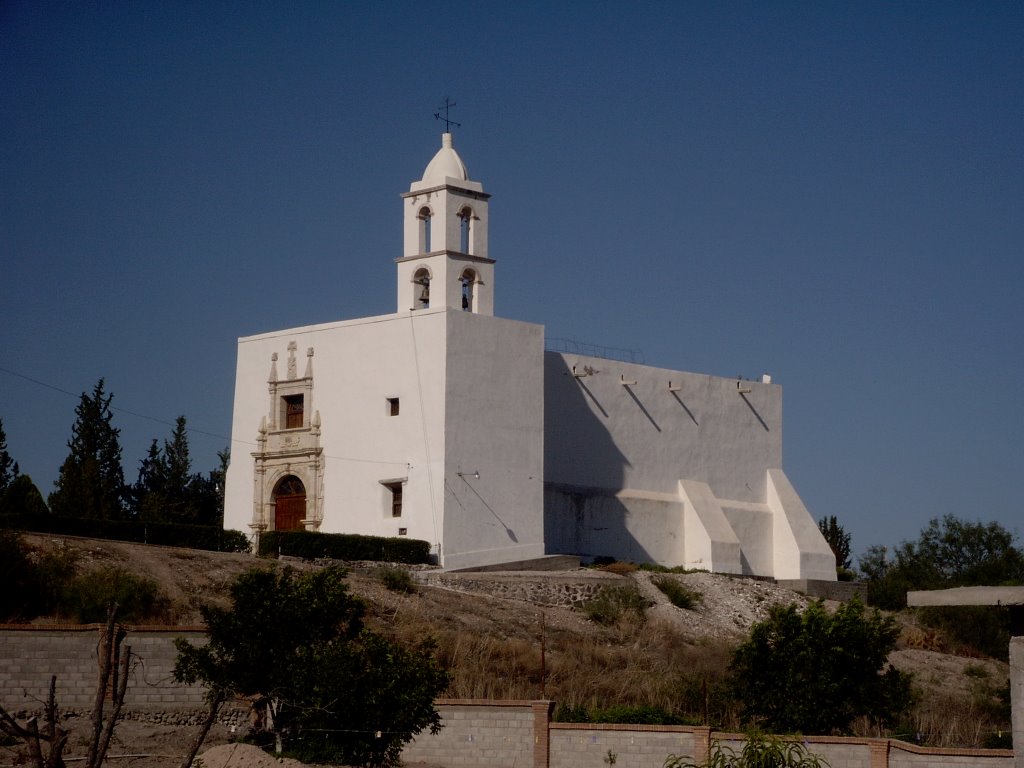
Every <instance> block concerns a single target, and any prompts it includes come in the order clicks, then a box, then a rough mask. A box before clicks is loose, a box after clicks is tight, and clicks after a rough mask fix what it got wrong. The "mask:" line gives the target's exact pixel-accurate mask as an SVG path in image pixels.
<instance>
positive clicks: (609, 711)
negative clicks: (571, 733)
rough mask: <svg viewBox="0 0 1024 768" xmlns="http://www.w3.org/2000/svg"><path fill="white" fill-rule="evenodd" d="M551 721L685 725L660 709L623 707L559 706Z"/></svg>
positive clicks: (635, 706) (675, 716)
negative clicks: (589, 707) (588, 707)
mask: <svg viewBox="0 0 1024 768" xmlns="http://www.w3.org/2000/svg"><path fill="white" fill-rule="evenodd" d="M552 719H553V720H554V721H555V722H557V723H620V724H626V725H685V724H686V723H684V721H683V718H681V717H679V716H677V715H673V714H672V713H671V712H668V711H666V710H665V709H663V708H662V707H656V706H649V705H642V704H641V705H625V704H620V705H617V706H612V707H606V708H593V709H587V708H586V707H581V706H576V707H572V706H567V705H564V704H562V705H559V706H558V708H557V709H556V710H555V713H554V715H553V716H552Z"/></svg>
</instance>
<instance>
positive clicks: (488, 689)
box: [25, 535, 1009, 746]
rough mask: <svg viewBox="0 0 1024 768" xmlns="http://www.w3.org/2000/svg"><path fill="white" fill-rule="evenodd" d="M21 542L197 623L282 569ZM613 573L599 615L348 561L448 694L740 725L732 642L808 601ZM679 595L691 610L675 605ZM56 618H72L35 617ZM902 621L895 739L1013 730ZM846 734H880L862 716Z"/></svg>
mask: <svg viewBox="0 0 1024 768" xmlns="http://www.w3.org/2000/svg"><path fill="white" fill-rule="evenodd" d="M25 540H26V542H27V543H28V544H29V545H30V546H31V547H32V548H33V550H34V556H35V557H37V558H38V557H50V558H56V559H57V560H59V561H66V562H67V563H70V564H71V565H72V567H73V568H74V570H75V571H76V572H77V573H88V572H90V571H101V570H103V569H104V568H109V567H110V566H115V565H116V566H117V567H118V568H121V569H124V570H125V571H128V572H131V573H133V574H135V575H136V576H138V577H139V578H145V579H151V580H152V581H154V582H155V583H156V585H157V586H158V588H159V592H160V594H161V596H162V597H163V598H165V600H163V601H161V605H162V606H163V607H162V609H161V612H160V613H159V615H155V616H150V617H149V618H147V619H146V623H162V624H170V625H178V626H182V625H185V626H187V625H197V624H199V623H200V621H201V620H200V615H199V606H200V605H202V604H203V603H205V602H213V603H217V604H221V605H226V602H227V600H226V595H227V588H228V586H229V585H230V584H231V583H232V582H233V581H234V579H235V578H236V577H237V576H238V575H239V574H241V573H243V572H245V571H246V570H247V569H249V568H252V567H254V566H257V567H266V568H276V567H280V564H279V563H277V562H276V561H269V560H261V559H258V558H254V557H252V556H249V555H242V554H227V553H215V552H204V551H198V550H186V549H176V548H169V547H153V546H145V545H138V544H129V543H125V542H113V541H101V540H92V539H71V538H64V539H56V538H52V537H47V536H31V535H29V536H26V537H25ZM289 565H291V566H293V567H296V568H299V569H308V568H313V567H315V566H313V565H311V564H304V563H301V562H295V563H290V564H289ZM621 571H622V572H623V573H622V574H621V575H620V577H619V578H620V580H621V590H622V591H621V594H622V595H632V596H633V597H631V598H629V599H625V600H611V602H610V604H609V605H605V606H604V607H603V608H602V609H601V610H600V611H598V612H596V613H595V611H594V610H593V609H592V610H590V611H584V610H580V609H578V608H577V609H573V608H560V607H551V606H539V605H535V604H531V603H528V602H523V601H518V600H509V599H501V598H498V597H494V596H491V595H487V594H468V593H465V592H457V591H452V590H450V589H441V588H438V587H430V586H426V585H424V584H422V583H418V582H417V580H416V579H415V578H406V577H405V575H406V574H407V573H410V572H409V571H402V570H399V569H396V568H394V567H390V568H382V567H380V566H376V565H372V564H362V565H355V566H353V567H352V571H351V573H350V575H349V577H348V580H349V582H350V584H351V588H352V591H353V592H354V593H355V594H357V595H360V596H362V597H363V598H364V599H366V600H367V601H368V603H369V611H368V619H369V620H368V623H369V624H370V625H371V626H372V627H373V628H374V629H376V630H377V631H379V632H381V633H382V634H385V635H387V636H389V637H392V638H394V639H397V640H400V641H410V642H411V641H419V640H421V639H423V638H424V637H431V638H433V639H434V640H435V641H436V643H437V654H438V659H439V661H440V662H441V663H442V664H443V665H445V666H446V667H447V668H449V670H450V671H451V673H452V683H451V685H450V687H449V689H448V691H447V694H446V695H448V696H450V697H453V698H476V699H489V698H493V699H536V698H541V697H543V698H549V699H552V700H554V701H556V702H557V703H558V708H557V710H556V717H562V718H566V719H581V718H591V719H598V718H601V719H607V720H616V719H617V720H620V721H625V720H632V721H640V722H663V721H666V719H667V720H668V721H674V722H685V723H691V724H701V723H708V724H711V725H715V726H717V727H720V728H726V729H735V728H738V727H740V725H741V724H740V722H739V719H738V708H737V705H736V704H735V702H733V701H732V700H730V698H729V697H728V696H727V695H726V691H725V686H724V681H725V678H726V673H727V668H728V665H729V661H730V658H731V654H732V651H733V649H734V648H735V646H736V645H737V644H738V642H739V641H741V640H742V639H743V638H744V637H745V636H746V635H747V634H748V633H749V630H750V627H751V626H752V625H753V624H754V623H755V622H757V621H761V620H762V619H764V618H765V617H766V616H767V615H768V609H769V607H770V606H771V605H774V604H787V603H791V602H795V603H797V604H800V605H803V604H806V598H803V597H802V596H800V595H798V594H796V593H793V592H789V591H787V590H783V589H781V588H779V587H777V586H775V585H774V584H771V583H767V582H763V581H754V580H749V579H733V578H729V577H724V576H717V575H712V574H706V573H693V574H670V575H668V576H667V578H670V579H671V580H672V581H674V582H675V583H677V584H678V585H679V587H680V589H678V590H677V589H668V590H667V591H668V592H669V593H670V594H668V595H667V594H666V593H665V591H663V590H664V587H663V589H659V588H658V587H656V586H655V585H654V584H652V583H651V575H650V574H648V573H644V572H639V571H637V572H631V570H630V569H629V568H622V569H621ZM413 575H415V573H414V572H413ZM656 578H659V577H656ZM660 578H666V577H665V576H663V577H660ZM680 602H681V603H682V604H684V605H689V607H688V608H681V607H678V605H679V603H680ZM592 608H593V607H592ZM54 619H57V620H64V621H66V620H67V617H60V616H57V617H48V618H37V619H35V620H34V622H35V623H45V622H47V621H52V620H54ZM901 622H902V633H901V641H900V647H899V650H897V651H896V652H894V653H893V654H892V656H891V657H890V660H891V661H892V663H893V664H895V665H896V666H897V667H898V668H899V669H901V670H904V671H909V672H912V673H914V676H915V677H914V683H915V691H916V693H917V697H918V700H917V703H916V704H915V706H914V709H913V712H912V715H911V717H910V718H909V719H908V720H907V721H906V722H905V723H903V724H902V725H901V727H900V729H899V731H900V732H899V733H897V734H896V735H898V736H899V737H901V738H905V739H907V740H910V741H918V740H920V741H921V742H922V743H925V744H931V745H958V746H985V745H995V744H998V743H999V742H998V741H996V739H997V738H998V733H999V732H1000V731H1001V730H1002V731H1004V732H1005V731H1006V730H1007V729H1008V726H1009V705H1008V700H1007V701H1004V700H1003V699H1002V692H1003V690H1004V689H1005V690H1006V691H1007V692H1008V682H1007V681H1008V668H1007V666H1006V665H1005V664H1003V663H1001V662H998V661H994V660H991V659H982V658H971V657H965V656H957V655H953V654H950V653H948V650H949V648H948V647H946V641H945V640H944V638H943V637H942V636H941V635H940V634H938V633H937V632H935V631H934V630H924V629H921V628H920V627H918V626H917V625H916V624H915V623H913V619H912V616H911V615H909V614H907V615H906V616H901ZM855 730H857V732H859V733H865V734H869V735H881V734H878V733H876V732H872V731H871V729H870V726H869V724H868V723H866V722H862V723H860V724H858V725H857V726H856V728H855Z"/></svg>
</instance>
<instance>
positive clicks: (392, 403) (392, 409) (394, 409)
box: [388, 397, 398, 416]
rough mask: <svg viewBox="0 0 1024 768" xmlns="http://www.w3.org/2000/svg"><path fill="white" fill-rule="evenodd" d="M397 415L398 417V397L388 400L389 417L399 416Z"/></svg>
mask: <svg viewBox="0 0 1024 768" xmlns="http://www.w3.org/2000/svg"><path fill="white" fill-rule="evenodd" d="M397 415H398V398H397V397H389V398H388V416H397Z"/></svg>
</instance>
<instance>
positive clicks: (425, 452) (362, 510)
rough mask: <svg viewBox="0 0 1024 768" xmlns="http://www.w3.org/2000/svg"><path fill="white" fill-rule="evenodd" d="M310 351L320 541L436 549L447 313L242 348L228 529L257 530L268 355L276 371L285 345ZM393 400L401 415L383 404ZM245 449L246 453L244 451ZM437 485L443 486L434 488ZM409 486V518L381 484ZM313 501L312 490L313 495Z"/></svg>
mask: <svg viewBox="0 0 1024 768" xmlns="http://www.w3.org/2000/svg"><path fill="white" fill-rule="evenodd" d="M293 340H294V341H296V342H297V345H298V347H299V348H300V349H302V350H304V349H305V348H307V347H313V349H314V357H313V390H312V403H311V404H310V405H308V406H307V407H309V408H311V409H312V410H313V411H319V413H320V420H321V431H322V434H321V445H322V447H323V455H324V509H323V523H322V525H321V527H320V530H321V531H323V532H330V533H337V532H355V533H365V534H370V535H378V536H395V535H397V534H398V529H399V528H400V527H402V528H406V530H407V535H408V536H410V537H412V538H418V539H425V540H426V541H429V542H431V543H432V544H436V543H437V542H438V541H439V540H440V534H441V519H440V512H441V510H442V508H443V496H442V493H441V484H440V478H441V465H442V462H443V460H444V443H443V436H444V430H443V425H444V378H445V369H444V349H445V341H446V339H445V311H444V310H436V311H435V310H428V311H424V312H417V313H412V314H410V313H405V314H398V315H385V316H379V317H370V318H363V319H359V320H350V321H344V322H339V323H328V324H323V325H316V326H305V327H302V328H294V329H289V330H284V331H276V332H274V333H269V334H262V335H259V336H250V337H247V338H243V339H239V342H238V362H237V372H236V379H235V404H234V415H233V422H232V423H233V427H232V446H233V448H232V461H231V466H230V467H229V469H228V475H227V484H226V492H225V526H226V527H229V528H236V529H239V530H244V531H248V526H249V524H250V523H251V522H252V516H253V510H252V487H253V459H252V457H251V456H250V455H249V451H251V450H254V448H255V446H254V443H255V438H256V435H257V429H258V426H259V423H260V419H261V418H262V417H263V416H264V414H266V413H267V412H268V410H269V396H268V393H267V375H268V371H269V369H270V356H271V354H272V353H274V352H277V353H278V355H279V362H278V369H279V374H280V376H281V377H283V376H284V371H283V366H282V364H281V360H283V359H284V355H285V349H286V346H287V344H288V342H289V341H293ZM389 397H397V398H399V403H400V412H399V415H398V416H389V415H388V409H387V398H389ZM246 448H248V449H249V451H247V450H246ZM434 478H436V479H437V480H438V482H437V483H432V482H431V480H432V479H434ZM389 479H405V480H406V484H405V486H404V494H403V495H404V499H403V513H402V516H401V517H400V518H394V517H392V516H391V507H390V493H389V492H388V491H387V489H386V488H384V486H382V485H381V484H380V481H381V480H389ZM307 492H308V489H307Z"/></svg>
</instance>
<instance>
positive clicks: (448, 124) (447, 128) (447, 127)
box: [434, 96, 462, 133]
mask: <svg viewBox="0 0 1024 768" xmlns="http://www.w3.org/2000/svg"><path fill="white" fill-rule="evenodd" d="M454 106H455V102H454V101H452V100H451V99H450V98H448V97H447V96H445V97H444V104H442V105H441V106H440V107H438V108H437V112H435V113H434V119H435V120H443V121H444V132H445V133H451V130H452V126H453V125H454V126H455V127H456V128H461V127H462V123H456V122H455V121H454V120H449V119H448V110H450V109H451V108H452V107H454ZM442 109H443V110H444V117H441V110H442Z"/></svg>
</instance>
